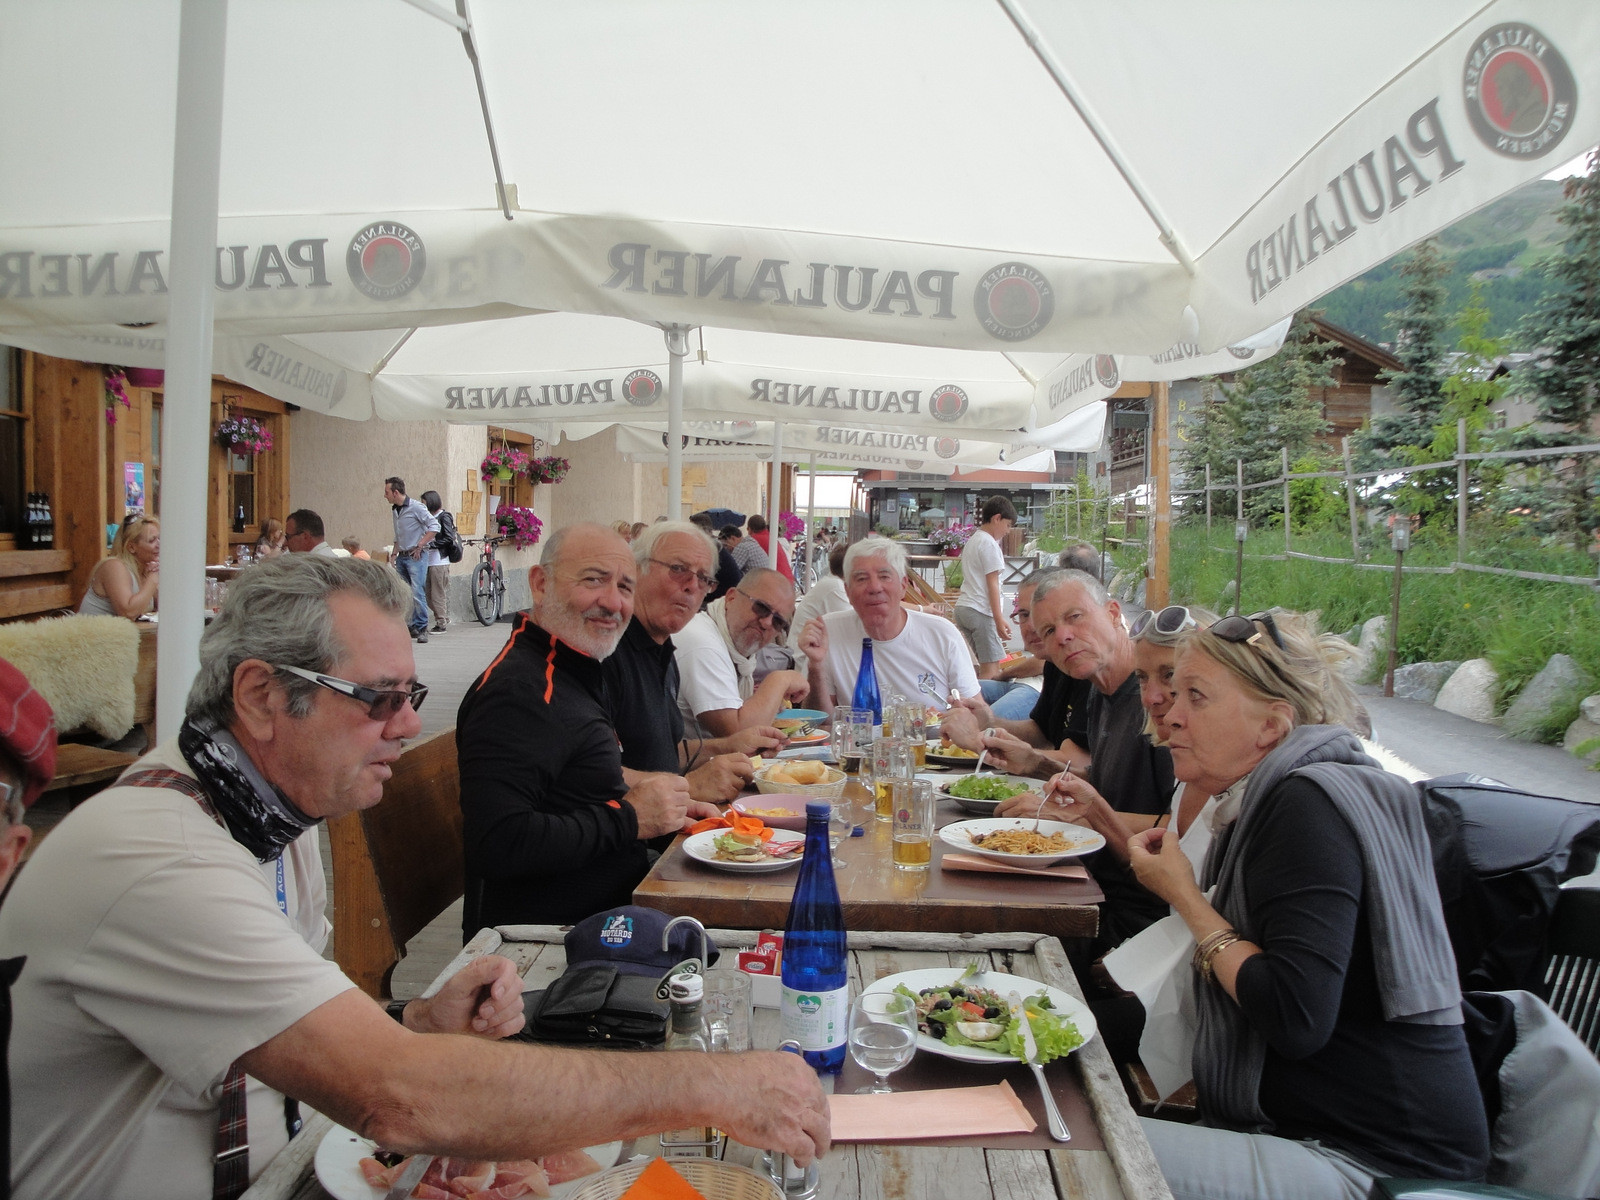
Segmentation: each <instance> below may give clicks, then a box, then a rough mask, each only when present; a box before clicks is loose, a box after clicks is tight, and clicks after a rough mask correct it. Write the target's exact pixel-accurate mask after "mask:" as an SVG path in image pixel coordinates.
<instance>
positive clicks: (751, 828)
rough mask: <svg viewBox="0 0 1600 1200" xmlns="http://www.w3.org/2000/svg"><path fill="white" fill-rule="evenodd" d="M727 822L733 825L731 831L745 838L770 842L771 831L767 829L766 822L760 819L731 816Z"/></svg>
mask: <svg viewBox="0 0 1600 1200" xmlns="http://www.w3.org/2000/svg"><path fill="white" fill-rule="evenodd" d="M729 820H730V821H731V822H732V824H733V831H734V832H735V833H738V834H743V835H744V836H745V837H754V838H760V839H761V840H762V841H763V842H769V841H771V840H772V830H770V829H768V828H767V825H766V822H765V821H763V820H762V819H761V818H760V817H746V816H743V815H731V816H730V817H729Z"/></svg>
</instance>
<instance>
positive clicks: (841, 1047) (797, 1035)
mask: <svg viewBox="0 0 1600 1200" xmlns="http://www.w3.org/2000/svg"><path fill="white" fill-rule="evenodd" d="M831 811H832V806H831V805H829V804H828V803H826V802H824V801H812V802H810V803H808V804H807V805H806V848H805V856H804V857H803V858H802V859H801V860H800V878H799V880H798V881H797V882H796V883H795V885H794V899H793V900H792V901H790V903H789V920H788V921H787V923H785V925H784V927H783V993H782V999H781V1000H780V1002H779V1006H778V1013H779V1018H780V1021H781V1023H782V1027H783V1037H784V1038H785V1040H787V1039H790V1038H792V1039H794V1040H795V1041H797V1042H799V1043H800V1047H801V1050H802V1052H803V1053H804V1055H805V1060H806V1061H807V1062H808V1063H810V1064H811V1065H812V1066H813V1067H815V1068H816V1069H817V1070H818V1071H821V1072H825V1073H826V1074H829V1075H837V1074H838V1073H839V1071H840V1069H841V1068H842V1067H843V1066H844V1051H845V1039H846V1037H847V1036H848V1034H849V1030H850V977H849V960H848V952H847V950H846V948H845V931H844V907H843V906H842V905H841V904H840V903H839V888H838V885H837V884H835V883H834V881H833V856H832V854H831V853H830V851H829V849H828V815H829V813H830V812H831Z"/></svg>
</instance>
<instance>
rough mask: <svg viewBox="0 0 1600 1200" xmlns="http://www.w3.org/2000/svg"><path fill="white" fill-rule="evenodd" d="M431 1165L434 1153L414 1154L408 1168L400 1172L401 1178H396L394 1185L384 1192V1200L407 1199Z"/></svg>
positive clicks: (407, 1165) (407, 1164)
mask: <svg viewBox="0 0 1600 1200" xmlns="http://www.w3.org/2000/svg"><path fill="white" fill-rule="evenodd" d="M431 1166H433V1155H431V1154H413V1155H412V1156H411V1160H410V1161H409V1162H407V1163H406V1169H405V1170H403V1171H401V1172H400V1178H399V1179H396V1180H395V1181H394V1186H393V1187H392V1188H390V1189H389V1190H388V1191H387V1192H385V1193H384V1194H383V1200H406V1197H407V1196H409V1195H411V1193H412V1191H413V1190H414V1189H415V1188H416V1186H417V1184H418V1183H420V1182H421V1180H422V1177H423V1176H424V1175H426V1174H427V1173H428V1168H429V1167H431Z"/></svg>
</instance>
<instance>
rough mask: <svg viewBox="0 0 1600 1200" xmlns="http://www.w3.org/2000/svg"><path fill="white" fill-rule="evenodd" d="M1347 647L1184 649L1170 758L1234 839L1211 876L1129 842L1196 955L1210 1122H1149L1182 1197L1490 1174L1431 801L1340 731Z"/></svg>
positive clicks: (1247, 636) (1257, 633)
mask: <svg viewBox="0 0 1600 1200" xmlns="http://www.w3.org/2000/svg"><path fill="white" fill-rule="evenodd" d="M1339 645H1341V644H1340V643H1338V642H1337V640H1336V639H1327V638H1320V639H1319V638H1317V637H1316V636H1314V634H1313V633H1312V632H1311V630H1310V629H1309V627H1308V626H1307V624H1305V623H1303V622H1302V621H1301V620H1300V619H1299V618H1297V617H1295V616H1294V614H1290V613H1278V614H1272V613H1257V614H1255V615H1254V616H1252V617H1239V616H1235V617H1227V618H1224V619H1223V620H1221V621H1218V622H1216V623H1215V624H1213V625H1211V626H1210V627H1209V628H1207V629H1203V630H1196V631H1194V632H1192V633H1190V634H1188V635H1186V636H1185V638H1184V640H1183V642H1182V643H1181V644H1180V649H1179V654H1178V662H1177V669H1176V671H1175V674H1174V678H1173V682H1174V685H1175V686H1176V688H1177V692H1178V696H1177V699H1176V701H1175V702H1174V704H1173V706H1172V709H1171V710H1170V711H1169V712H1168V714H1167V724H1168V729H1169V733H1168V746H1169V747H1170V749H1171V750H1172V758H1173V767H1174V771H1175V773H1176V774H1177V777H1178V778H1179V779H1182V780H1185V781H1187V782H1190V783H1195V784H1198V785H1200V786H1201V787H1203V788H1205V789H1207V790H1209V791H1210V793H1211V794H1212V795H1215V796H1217V797H1218V802H1219V803H1218V811H1217V818H1216V824H1217V834H1216V838H1215V840H1214V841H1213V842H1212V845H1211V848H1210V850H1209V851H1208V853H1207V855H1206V861H1205V863H1204V865H1203V867H1202V869H1201V871H1200V881H1199V883H1198V885H1197V883H1196V876H1195V871H1194V869H1193V867H1191V865H1190V864H1189V862H1188V860H1187V859H1185V858H1184V856H1183V853H1182V851H1181V850H1180V849H1179V848H1178V846H1177V840H1176V838H1174V837H1170V836H1169V835H1168V833H1167V831H1165V830H1161V829H1152V830H1149V831H1148V832H1146V833H1142V834H1139V835H1137V836H1135V837H1134V838H1133V839H1132V840H1131V841H1130V843H1129V851H1130V855H1131V861H1132V865H1133V869H1134V871H1135V872H1136V874H1137V875H1138V878H1139V880H1140V882H1141V883H1143V884H1144V885H1145V886H1146V887H1148V888H1149V889H1150V890H1151V891H1153V892H1155V893H1156V894H1158V895H1159V896H1161V897H1162V898H1163V899H1164V900H1166V901H1167V902H1168V903H1169V904H1171V905H1172V907H1173V910H1174V911H1175V912H1176V913H1177V914H1178V915H1179V916H1180V917H1182V918H1183V920H1184V922H1185V923H1186V924H1187V925H1188V927H1189V930H1190V932H1191V933H1192V934H1193V935H1194V937H1195V940H1196V943H1197V945H1196V948H1195V955H1194V965H1195V976H1194V987H1195V1006H1196V1011H1197V1013H1198V1028H1197V1032H1196V1038H1195V1048H1194V1068H1195V1087H1196V1091H1197V1093H1198V1096H1199V1102H1200V1110H1201V1116H1202V1122H1203V1123H1202V1125H1201V1126H1178V1125H1173V1124H1171V1123H1169V1122H1163V1121H1146V1122H1145V1127H1146V1130H1147V1131H1148V1132H1149V1134H1150V1141H1151V1144H1152V1146H1153V1147H1154V1148H1155V1151H1156V1156H1157V1158H1158V1160H1159V1161H1160V1163H1161V1166H1162V1170H1163V1172H1164V1173H1165V1174H1166V1176H1167V1180H1168V1183H1169V1184H1170V1185H1171V1186H1172V1190H1173V1193H1174V1195H1175V1196H1177V1197H1179V1200H1182V1198H1183V1197H1185V1196H1202V1195H1203V1196H1205V1197H1207V1198H1208V1200H1223V1198H1229V1197H1258V1196H1259V1197H1272V1198H1273V1200H1279V1198H1281V1197H1289V1196H1293V1197H1304V1198H1306V1200H1312V1198H1320V1197H1324V1196H1327V1197H1349V1198H1350V1200H1361V1198H1362V1197H1365V1196H1366V1195H1367V1192H1368V1189H1369V1187H1370V1184H1371V1181H1372V1178H1373V1177H1374V1176H1376V1175H1398V1176H1411V1177H1418V1176H1421V1177H1430V1178H1438V1179H1452V1180H1469V1179H1481V1178H1482V1177H1483V1173H1484V1170H1485V1168H1486V1166H1487V1164H1488V1157H1489V1147H1488V1129H1487V1125H1486V1122H1485V1119H1484V1111H1483V1103H1482V1098H1481V1097H1480V1095H1479V1092H1478V1088H1477V1084H1476V1081H1475V1076H1474V1074H1473V1069H1472V1062H1471V1059H1470V1057H1469V1056H1468V1053H1467V1046H1466V1041H1465V1038H1464V1037H1463V1035H1462V1029H1461V1005H1460V999H1461V997H1460V991H1459V988H1458V987H1457V984H1456V976H1455V966H1454V960H1453V957H1452V955H1451V951H1450V945H1449V941H1448V939H1447V937H1446V934H1445V929H1444V920H1443V917H1442V915H1441V913H1440V907H1439V896H1438V888H1437V885H1436V884H1435V882H1434V878H1433V869H1432V860H1431V857H1430V853H1429V846H1428V840H1427V834H1426V831H1425V829H1424V827H1423V823H1422V817H1421V812H1420V808H1419V806H1418V802H1417V799H1416V795H1415V792H1414V790H1413V789H1412V788H1411V786H1410V785H1409V784H1407V783H1406V782H1405V781H1404V780H1401V779H1399V778H1398V777H1397V776H1394V775H1389V774H1387V773H1386V772H1384V771H1383V770H1382V769H1381V768H1379V767H1378V766H1377V764H1376V763H1374V762H1373V761H1372V760H1371V759H1369V758H1368V757H1367V756H1366V755H1365V754H1364V753H1363V752H1362V750H1361V747H1360V743H1359V741H1357V739H1356V738H1355V737H1354V735H1353V734H1351V733H1350V732H1349V731H1348V729H1347V728H1345V727H1344V723H1345V722H1347V721H1349V720H1352V719H1353V713H1354V703H1353V699H1352V698H1351V696H1350V693H1349V689H1348V687H1347V686H1346V685H1345V684H1344V682H1343V680H1342V679H1341V678H1340V677H1339V675H1338V673H1337V671H1336V670H1334V669H1332V668H1333V666H1334V664H1335V663H1336V662H1337V660H1338V657H1339V655H1340V653H1341V651H1340V650H1336V649H1335V647H1336V646H1339ZM1342 653H1345V654H1347V653H1348V648H1344V649H1343V650H1342ZM1213 885H1215V890H1214V891H1213V892H1212V893H1211V896H1210V899H1209V900H1208V899H1207V897H1206V894H1205V892H1204V891H1203V890H1202V889H1209V888H1211V887H1212V886H1213Z"/></svg>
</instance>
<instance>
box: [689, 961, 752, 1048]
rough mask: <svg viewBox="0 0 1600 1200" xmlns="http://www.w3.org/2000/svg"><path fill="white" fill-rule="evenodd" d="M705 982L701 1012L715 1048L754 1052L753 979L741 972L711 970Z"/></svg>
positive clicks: (712, 1046) (707, 973)
mask: <svg viewBox="0 0 1600 1200" xmlns="http://www.w3.org/2000/svg"><path fill="white" fill-rule="evenodd" d="M705 980H706V986H705V1000H704V1002H703V1005H702V1009H701V1011H702V1012H704V1013H705V1018H706V1028H707V1029H708V1030H709V1031H710V1034H711V1049H712V1050H716V1051H721V1050H729V1051H734V1052H737V1051H740V1050H748V1049H750V1016H751V1013H750V1003H751V984H750V976H748V975H746V974H745V973H744V972H743V971H739V970H731V971H730V970H717V971H707V972H706V976H705Z"/></svg>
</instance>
